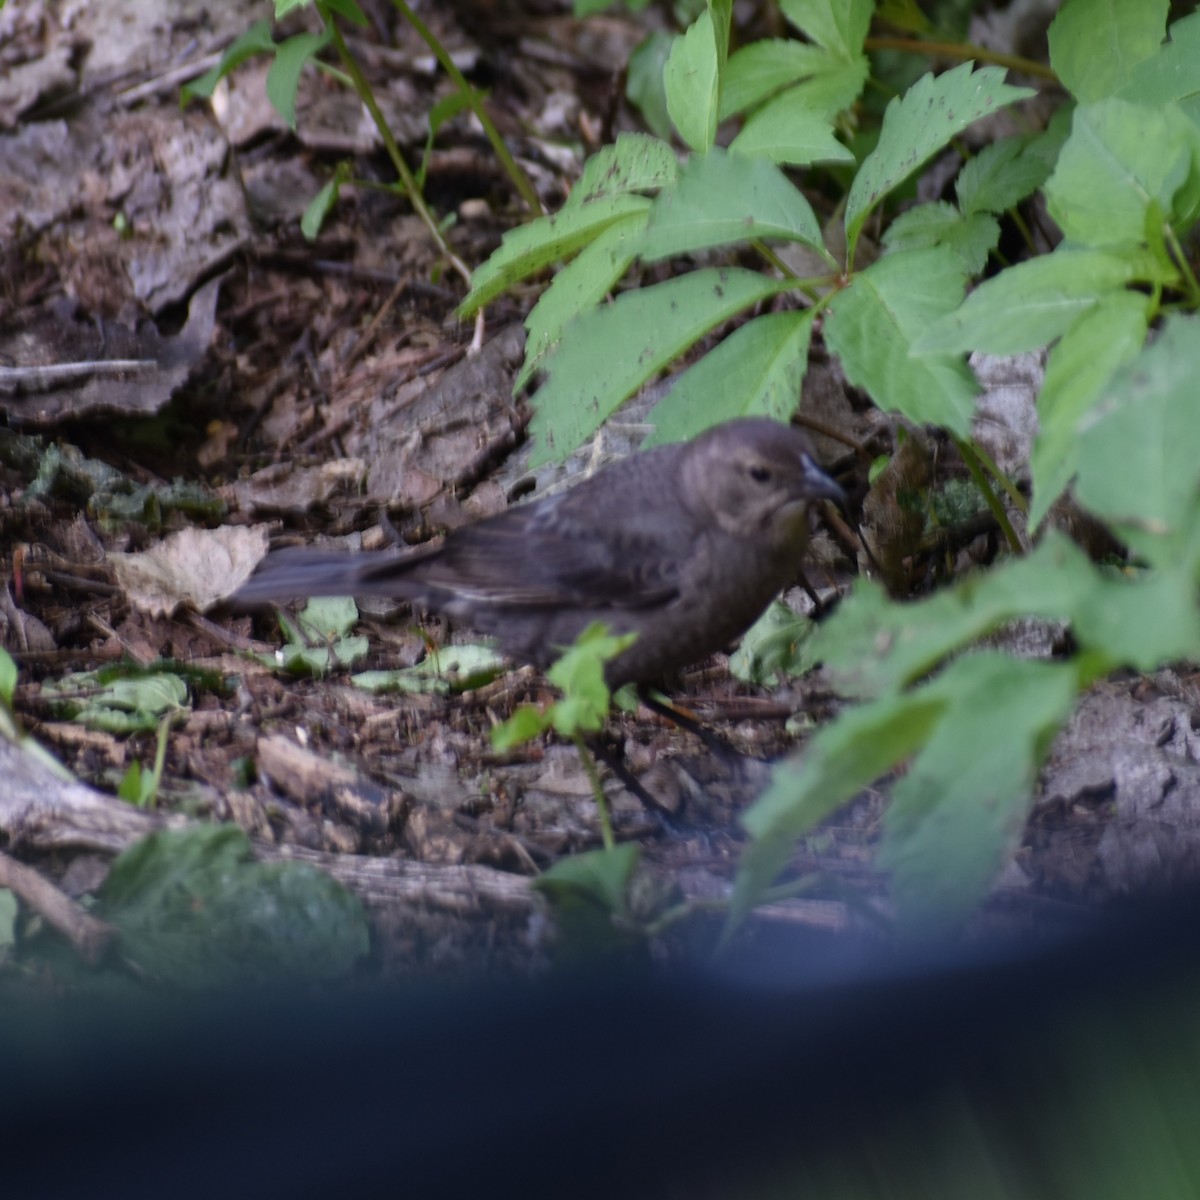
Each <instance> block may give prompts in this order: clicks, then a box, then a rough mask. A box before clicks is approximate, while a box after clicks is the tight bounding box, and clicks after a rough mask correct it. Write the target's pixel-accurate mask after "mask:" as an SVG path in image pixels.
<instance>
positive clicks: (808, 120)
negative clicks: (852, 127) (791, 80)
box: [729, 88, 854, 167]
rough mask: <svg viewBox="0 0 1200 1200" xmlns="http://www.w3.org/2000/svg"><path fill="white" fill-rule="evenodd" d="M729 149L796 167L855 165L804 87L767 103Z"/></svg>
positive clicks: (747, 123) (794, 89) (851, 156)
mask: <svg viewBox="0 0 1200 1200" xmlns="http://www.w3.org/2000/svg"><path fill="white" fill-rule="evenodd" d="M729 148H730V150H732V151H734V152H736V153H738V154H744V155H761V156H763V157H764V158H769V159H770V160H771V161H772V162H776V163H786V164H788V165H789V166H796V167H800V166H807V165H808V164H809V163H815V162H844V163H853V162H854V155H853V154H851V153H850V151H849V150H847V149H846V147H845V146H843V145H842V143H841V142H839V141H838V140H837V138H835V137H834V136H833V128H832V127H831V125H830V123H829V120H828V118H826V116H825V115H824V114H823V113H820V112H814V111H813V109H812V105H811V100H810V98H809V96H808V95H807V94H806V93H805V91H804V89H802V88H793V89H792V90H791V91H788V92H784V94H783V95H782V96H778V97H776V98H775V99H774V100H772V101H770V102H769V103H767V104H765V105H764V106H763V107H762V108H761V109H759V111H758V112H756V113H755V114H754V115H753V116H752V117H751V118H750V119H749V120H748V121H747V122H746V124H745V125H744V126H743V127H742V131H741V132H740V133H739V134H738V135H737V137H735V138H734V139H733V141H732V143H731V144H730V147H729Z"/></svg>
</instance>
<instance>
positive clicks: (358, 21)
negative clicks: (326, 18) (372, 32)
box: [321, 0, 368, 29]
mask: <svg viewBox="0 0 1200 1200" xmlns="http://www.w3.org/2000/svg"><path fill="white" fill-rule="evenodd" d="M321 6H322V7H323V8H327V9H329V11H330V12H336V13H341V15H342V16H343V17H345V18H346V20H347V21H349V22H350V23H351V24H353V25H357V26H358V27H359V28H360V29H366V27H367V24H368V22H367V15H366V13H364V12H363V10H362V9H361V8H359V6H358V4H357V2H356V0H321Z"/></svg>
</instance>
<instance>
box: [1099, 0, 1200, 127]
mask: <svg viewBox="0 0 1200 1200" xmlns="http://www.w3.org/2000/svg"><path fill="white" fill-rule="evenodd" d="M1170 34H1171V40H1170V41H1169V42H1168V43H1167V44H1166V45H1164V46H1161V47H1159V49H1158V50H1157V51H1156V52H1155V53H1154V54H1152V55H1150V57H1149V58H1144V59H1142V61H1141V62H1140V63H1137V64H1135V65H1134V67H1133V69H1132V70H1131V71H1130V72H1129V78H1128V80H1127V82H1126V83H1125V84H1123V85H1122V87H1121V89H1120V91H1119V92H1118V93H1117V94H1118V95H1119V96H1120V97H1121V98H1122V99H1124V100H1133V101H1135V102H1137V103H1140V104H1149V105H1150V106H1151V107H1162V106H1164V105H1167V104H1170V103H1172V102H1175V103H1178V105H1179V107H1180V109H1181V110H1182V111H1183V113H1184V114H1185V115H1186V116H1187V117H1188V118H1189V120H1191V121H1193V122H1194V123H1196V124H1197V125H1200V13H1192V14H1191V15H1189V16H1186V17H1182V18H1181V19H1180V20H1178V21H1176V22H1175V24H1174V25H1172V26H1171V29H1170Z"/></svg>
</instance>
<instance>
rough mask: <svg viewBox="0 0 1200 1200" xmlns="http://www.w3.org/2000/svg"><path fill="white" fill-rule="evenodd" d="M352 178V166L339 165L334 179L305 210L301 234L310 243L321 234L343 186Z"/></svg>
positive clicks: (342, 163) (301, 219) (301, 221)
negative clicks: (322, 227)
mask: <svg viewBox="0 0 1200 1200" xmlns="http://www.w3.org/2000/svg"><path fill="white" fill-rule="evenodd" d="M350 176H351V170H350V164H349V163H346V162H340V163H338V165H337V167H336V168H335V169H334V172H333V177H332V178H331V179H330V180H329V182H328V183H327V184H325V186H324V187H322V188H321V190H320V191H319V192H318V193H317V194H316V195H315V196H314V197H313V198H312V200H311V201H310V202H309V205H308V207H307V208H306V209H305V210H304V215H303V216H302V217H301V218H300V232H301V233H302V234H304V236H305V237H306V238H307V239H308V240H309V241H310V242H311V241H313V239H315V238H316V236H317V234H319V233H320V232H321V226H322V225H324V224H325V218H326V217H327V216H329V212H330V210H331V209H332V208H333V206H334V205H335V204H336V203H337V199H338V194H339V193H340V192H341V190H342V185H343V184H345V183H346V182H347V180H349V179H350Z"/></svg>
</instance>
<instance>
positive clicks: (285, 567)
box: [232, 547, 422, 605]
mask: <svg viewBox="0 0 1200 1200" xmlns="http://www.w3.org/2000/svg"><path fill="white" fill-rule="evenodd" d="M419 557H422V556H421V555H408V554H403V553H397V554H393V553H390V552H381V553H370V554H354V553H351V552H349V551H339V550H309V549H306V548H305V547H296V548H293V549H288V550H278V551H276V552H275V553H274V554H268V555H267V557H266V558H264V559H263V560H262V562H261V563H259V565H258V569H257V570H256V571H255V573H254V574H253V575H252V576H251V577H250V578H249V579H248V580H246V582H245V583H244V584H243V585H242V586H241V587H240V588H239V589H238V591H237V592H236V593H235V594H234V595H233V597H232V603H233V604H235V605H254V604H260V603H263V602H265V601H270V600H292V599H296V598H298V597H308V596H368V595H378V596H392V597H394V598H396V599H398V600H400V599H405V598H407V593H408V591H409V589H408V588H406V587H405V585H404V581H403V573H404V568H403V564H404V563H405V562H406V561H408V560H409V559H410V558H419Z"/></svg>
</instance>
